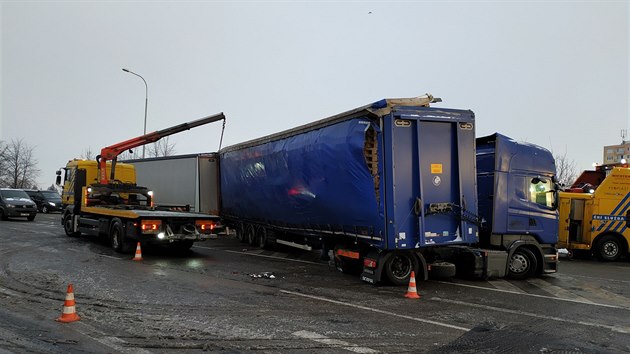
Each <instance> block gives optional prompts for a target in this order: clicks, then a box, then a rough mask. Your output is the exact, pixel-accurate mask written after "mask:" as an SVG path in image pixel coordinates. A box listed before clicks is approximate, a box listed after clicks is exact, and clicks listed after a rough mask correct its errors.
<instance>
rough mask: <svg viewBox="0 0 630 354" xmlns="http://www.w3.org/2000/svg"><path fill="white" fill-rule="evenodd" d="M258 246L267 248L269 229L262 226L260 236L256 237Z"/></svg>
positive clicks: (259, 230)
mask: <svg viewBox="0 0 630 354" xmlns="http://www.w3.org/2000/svg"><path fill="white" fill-rule="evenodd" d="M256 241H257V243H256V245H257V246H258V247H260V248H263V249H264V248H267V228H265V227H263V226H261V227H259V228H258V236H257V237H256Z"/></svg>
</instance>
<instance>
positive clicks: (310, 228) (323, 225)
mask: <svg viewBox="0 0 630 354" xmlns="http://www.w3.org/2000/svg"><path fill="white" fill-rule="evenodd" d="M433 101H434V98H433V97H432V96H431V95H425V96H421V97H418V98H412V99H384V100H381V101H378V102H375V103H373V104H370V105H366V106H363V107H359V108H357V109H354V110H351V111H348V112H345V113H341V114H338V115H335V116H333V117H329V118H326V119H323V120H320V121H316V122H313V123H311V124H307V125H304V126H301V127H297V128H294V129H290V130H287V131H283V132H280V133H277V134H273V135H270V136H266V137H263V138H259V139H255V140H252V141H248V142H245V143H242V144H237V145H234V146H230V147H226V148H224V149H222V150H221V151H220V152H219V155H220V173H219V175H220V194H221V216H222V217H223V219H224V222H225V223H227V224H228V225H232V226H233V227H234V228H235V229H236V230H237V235H238V237H239V238H240V239H241V240H242V241H244V242H249V243H250V244H257V245H258V246H260V247H265V246H266V245H267V244H268V243H270V242H277V243H282V244H286V245H290V246H294V247H299V248H305V249H311V248H313V247H321V248H323V249H324V250H328V249H333V250H334V252H333V253H334V257H335V262H336V264H337V266H338V268H340V269H341V270H342V271H352V270H357V269H358V270H359V271H360V272H361V278H362V279H363V280H365V281H367V282H370V283H376V282H379V281H380V280H381V279H382V278H387V279H388V280H389V281H390V282H392V283H394V284H406V283H407V282H408V281H409V277H410V274H411V272H412V271H415V273H416V274H417V276H418V277H419V278H421V279H422V278H424V279H426V278H428V275H429V269H430V268H431V267H432V268H433V270H434V271H440V272H445V271H449V270H450V268H444V264H445V263H444V262H441V261H444V260H449V261H451V262H453V261H455V262H454V264H456V265H457V266H458V267H459V268H460V269H461V271H462V272H463V271H468V272H472V273H474V274H477V275H486V276H488V275H493V274H498V275H502V271H503V274H505V272H506V271H507V269H508V268H507V267H508V255H509V256H510V257H512V254H514V253H516V252H515V250H516V248H518V247H516V248H513V249H512V253H510V254H508V253H507V252H505V251H506V250H507V248H505V247H504V246H505V245H497V246H496V248H500V250H499V251H497V252H485V251H481V250H479V249H477V248H476V247H471V246H474V245H477V244H478V243H479V233H480V232H482V231H483V230H484V225H485V223H484V218H483V217H481V216H480V214H479V211H480V210H479V209H478V208H480V207H481V204H480V203H478V195H477V175H476V166H475V165H476V153H475V144H476V141H475V120H474V113H473V112H472V111H469V110H458V109H446V108H433V107H429V104H430V103H431V102H433ZM537 176H538V175H537ZM541 178H542V177H541ZM547 179H548V180H550V181H551V179H552V176H550V177H549V178H547ZM487 180H488V181H489V179H487ZM552 196H553V194H552ZM494 207H496V205H494ZM553 212H554V211H551V212H550V215H551V214H553ZM502 217H503V216H496V217H495V218H493V219H491V220H493V222H498V221H499V219H500V218H502ZM556 218H557V217H556ZM545 227H546V226H545ZM556 229H557V228H556ZM554 232H556V233H557V231H554ZM527 242H529V241H527ZM512 246H513V245H512ZM528 247H529V246H528ZM324 253H326V252H324ZM517 254H522V252H521V253H517ZM527 256H529V254H527ZM533 257H534V258H535V257H537V256H535V255H534V256H533ZM541 258H542V256H541ZM510 259H512V258H510ZM464 260H466V261H465V262H464ZM532 262H533V261H531V260H530V263H529V265H530V266H531V265H532ZM540 264H541V265H542V264H543V262H542V261H541V262H540ZM521 268H522V267H521ZM453 269H454V268H453ZM511 269H512V268H511V266H510V268H509V270H511ZM536 272H539V270H536ZM526 273H527V274H528V275H529V274H534V271H532V270H531V269H530V268H527V270H526Z"/></svg>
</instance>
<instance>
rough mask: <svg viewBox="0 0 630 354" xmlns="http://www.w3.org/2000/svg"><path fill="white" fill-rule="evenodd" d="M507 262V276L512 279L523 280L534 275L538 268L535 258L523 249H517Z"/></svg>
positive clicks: (531, 253)
mask: <svg viewBox="0 0 630 354" xmlns="http://www.w3.org/2000/svg"><path fill="white" fill-rule="evenodd" d="M509 262H510V264H509V265H508V276H509V277H510V278H512V279H525V278H527V277H530V276H533V275H535V274H536V269H537V267H538V261H537V260H536V256H535V255H534V253H533V252H532V251H530V250H529V249H527V248H525V247H519V248H517V249H516V250H515V251H514V253H512V256H511V257H510V260H509Z"/></svg>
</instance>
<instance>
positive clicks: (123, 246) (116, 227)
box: [109, 221, 133, 253]
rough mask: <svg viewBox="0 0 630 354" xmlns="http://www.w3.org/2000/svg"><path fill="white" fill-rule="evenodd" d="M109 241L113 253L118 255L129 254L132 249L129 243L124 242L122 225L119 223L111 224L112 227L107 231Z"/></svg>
mask: <svg viewBox="0 0 630 354" xmlns="http://www.w3.org/2000/svg"><path fill="white" fill-rule="evenodd" d="M109 239H110V241H111V244H112V248H113V249H114V251H116V252H118V253H129V252H130V251H131V249H132V248H133V245H132V243H131V242H126V241H125V240H124V231H123V227H122V223H121V222H120V221H114V222H112V226H111V227H110V229H109Z"/></svg>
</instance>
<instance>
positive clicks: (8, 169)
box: [1, 139, 40, 188]
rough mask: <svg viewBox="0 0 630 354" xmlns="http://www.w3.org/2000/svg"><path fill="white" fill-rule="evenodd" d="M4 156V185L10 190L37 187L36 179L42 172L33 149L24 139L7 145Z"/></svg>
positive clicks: (12, 141)
mask: <svg viewBox="0 0 630 354" xmlns="http://www.w3.org/2000/svg"><path fill="white" fill-rule="evenodd" d="M2 155H3V156H2V161H3V163H2V164H3V168H2V171H3V172H4V173H3V174H2V176H1V178H2V180H1V182H2V185H5V186H8V187H9V188H32V187H33V186H36V185H37V181H36V180H35V179H36V178H37V176H38V175H39V172H40V170H39V169H38V168H37V160H36V159H35V157H33V147H31V146H29V145H28V144H26V143H25V142H24V140H22V139H19V140H15V139H13V140H11V143H10V144H6V147H5V148H4V149H3V153H2Z"/></svg>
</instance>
